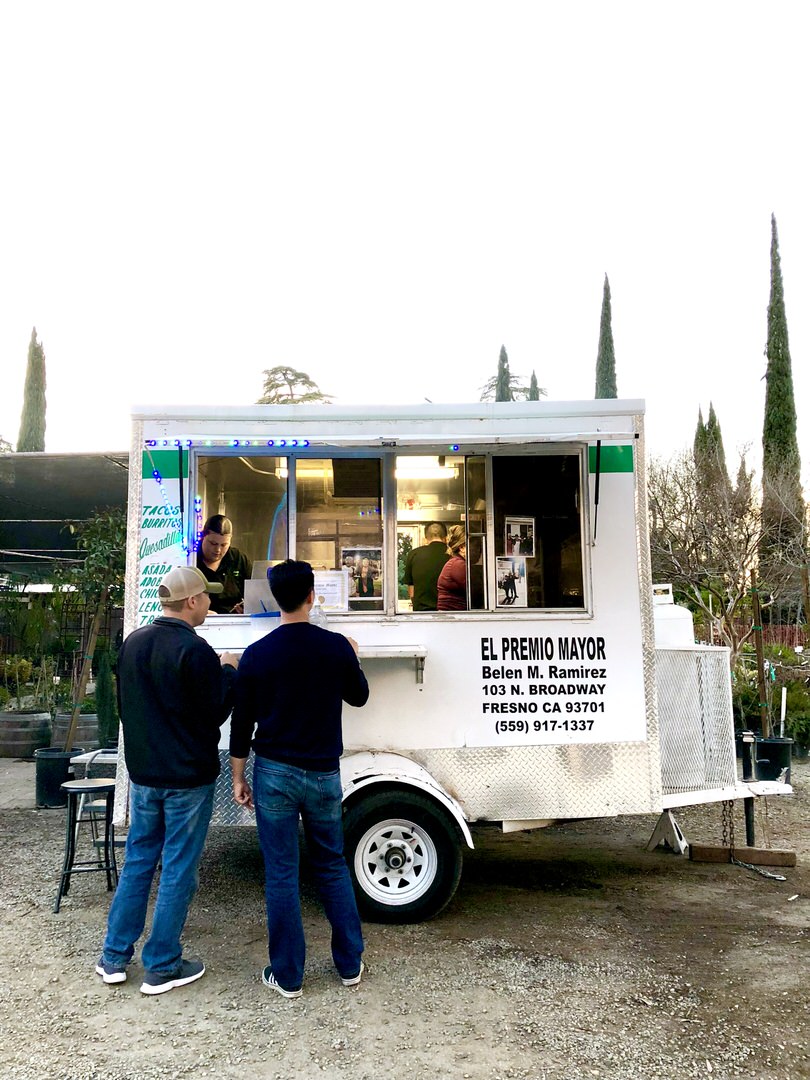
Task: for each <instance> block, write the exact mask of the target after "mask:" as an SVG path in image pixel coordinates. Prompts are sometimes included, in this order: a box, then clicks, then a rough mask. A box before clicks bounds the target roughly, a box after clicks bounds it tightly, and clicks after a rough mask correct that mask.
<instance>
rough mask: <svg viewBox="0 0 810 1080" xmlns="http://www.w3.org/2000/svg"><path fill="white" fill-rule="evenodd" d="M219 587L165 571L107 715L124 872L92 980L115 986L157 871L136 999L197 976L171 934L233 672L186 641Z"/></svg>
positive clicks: (182, 906)
mask: <svg viewBox="0 0 810 1080" xmlns="http://www.w3.org/2000/svg"><path fill="white" fill-rule="evenodd" d="M221 591H222V585H220V584H218V583H214V582H209V581H206V579H205V577H204V576H203V575H202V574H201V573H200V571H199V570H197V569H196V568H195V567H193V566H176V567H175V568H174V569H173V570H170V571H169V573H168V574H166V575H165V577H164V578H163V580H162V581H161V583H160V585H159V586H158V598H159V600H160V603H161V606H162V609H163V615H162V616H161V617H160V618H158V619H155V621H154V622H153V623H152V624H151V625H150V626H142V627H140V629H138V630H135V631H134V632H133V633H131V634H130V635H129V637H127V639H126V640H125V641H124V644H123V645H122V646H121V650H120V652H119V654H118V705H119V709H120V713H121V724H122V726H123V729H124V757H125V759H126V763H127V770H128V772H129V778H130V780H131V781H132V785H131V788H130V824H129V834H128V836H127V848H126V857H125V860H124V868H123V870H122V872H121V877H120V879H119V882H118V888H117V889H116V892H115V896H114V897H113V902H112V906H111V907H110V914H109V917H108V920H107V936H106V938H105V940H104V949H103V952H102V954H101V958H100V959H99V962H98V964H97V965H96V974H98V975H100V976H101V977H102V979H103V980H104V982H105V983H122V982H126V978H127V970H126V969H127V964H128V963H129V962H130V960H131V959H132V955H133V952H134V948H135V942H136V941H137V940H138V938H139V937H140V936H141V934H142V933H143V928H144V924H145V922H146V908H147V903H148V900H149V889H150V886H151V884H152V879H153V877H154V876H155V871H156V869H157V865H158V862H160V863H161V872H160V885H159V886H158V892H157V899H156V901H155V910H154V914H153V917H152V929H151V932H150V934H149V937H148V938H147V940H146V943H145V944H144V947H143V951H142V954H141V959H142V961H143V966H144V968H145V969H146V975H145V977H144V981H143V984H142V986H141V993H143V994H164V993H166V991H167V990H173V989H174V988H175V987H177V986H184V985H185V984H186V983H190V982H194V980H195V979H199V978H200V977H201V976H202V975H204V974H205V965H204V964H203V963H202V962H201V961H199V960H185V959H183V949H182V946H181V944H180V935H181V933H182V932H183V926H184V925H185V921H186V915H187V914H188V909H189V905H190V904H191V900H192V898H193V896H194V893H195V891H196V889H197V866H198V865H199V862H200V856H201V854H202V849H203V845H204V844H205V837H206V834H207V832H208V824H209V822H210V820H211V810H212V807H213V805H214V784H215V781H216V778H217V776H218V775H219V750H218V746H219V729H220V726H221V725H222V724H223V723H224V722H225V719H226V718H227V716H228V713H229V712H230V706H231V691H232V687H233V683H234V680H235V678H236V667H237V664H238V663H239V660H238V658H237V656H236V655H235V654H233V653H223V654H222V656H221V657H217V654H216V653H215V652H214V650H213V649H212V648H211V646H210V645H209V644H208V642H206V641H203V639H202V638H201V637H198V636H197V634H196V633H195V627H197V626H200V625H201V624H202V623H203V622H204V621H205V616H206V615H207V614H208V609H209V605H210V598H209V594H210V593H214V592H221Z"/></svg>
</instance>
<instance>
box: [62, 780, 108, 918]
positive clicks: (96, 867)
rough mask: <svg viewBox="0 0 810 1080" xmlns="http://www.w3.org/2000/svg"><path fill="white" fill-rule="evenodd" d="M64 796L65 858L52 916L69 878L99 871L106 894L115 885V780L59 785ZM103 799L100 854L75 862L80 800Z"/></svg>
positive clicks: (64, 893)
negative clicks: (105, 881) (102, 828)
mask: <svg viewBox="0 0 810 1080" xmlns="http://www.w3.org/2000/svg"><path fill="white" fill-rule="evenodd" d="M61 788H62V790H63V791H64V792H66V793H67V815H66V826H65V858H64V862H63V863H62V875H61V877H60V879H59V889H58V891H57V893H56V901H55V903H54V905H53V910H54V914H56V913H57V912H58V911H59V906H60V904H61V903H62V897H63V896H67V891H68V889H69V888H70V878H71V875H72V874H87V873H92V872H93V871H101V870H103V871H104V872H105V873H106V874H107V891H108V892H111V891H112V890H113V889H114V888H115V886H116V885H117V884H118V866H117V864H116V861H115V830H114V828H113V820H112V819H113V806H114V803H115V780H110V779H108V778H105V777H98V778H96V779H86V780H67V781H65V783H64V784H62V785H61ZM86 796H90V797H91V798H100V797H101V796H103V797H104V838H103V840H100V841H99V846H100V854H99V856H98V857H97V858H96V859H85V860H82V861H79V862H77V861H76V834H77V832H78V827H79V824H80V822H81V820H82V819H81V818H80V817H79V814H80V812H81V810H80V806H81V804H82V801H83V798H84V797H86ZM85 820H87V819H85Z"/></svg>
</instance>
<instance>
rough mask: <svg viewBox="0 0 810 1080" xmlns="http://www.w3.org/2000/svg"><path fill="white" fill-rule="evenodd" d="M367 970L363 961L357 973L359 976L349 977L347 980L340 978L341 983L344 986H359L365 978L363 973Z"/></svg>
mask: <svg viewBox="0 0 810 1080" xmlns="http://www.w3.org/2000/svg"><path fill="white" fill-rule="evenodd" d="M365 969H366V965H365V964H364V963H363V961H362V960H361V961H360V970H359V971H358V972H357V974H356V975H349V976H348V978H345V979H344V978H343V976H342V975H341V976H340V981H341V982H342V983H343V985H344V986H357V984H358V983H359V982H360V980H361V979H362V978H363V972H364V971H365Z"/></svg>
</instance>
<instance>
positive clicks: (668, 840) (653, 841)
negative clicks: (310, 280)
mask: <svg viewBox="0 0 810 1080" xmlns="http://www.w3.org/2000/svg"><path fill="white" fill-rule="evenodd" d="M659 844H663V845H664V847H668V848H670V849H671V850H672V851H673V852H674V853H675V854H676V855H685V854H686V852H687V851H688V850H689V844H688V842H687V840H686V837H685V836H684V835H683V833H682V832H681V829H680V826H679V825H678V822H677V821H676V820H675V818H674V817H673V815H672V811H671V810H665V811H664V812H663V814H662V815H661V816H660V818H659V819H658V821H657V822H656V824H655V828H654V829H653V833H652V836H651V837H650V839H649V841H648V842H647V851H655V849H656V848H657V847H658V845H659Z"/></svg>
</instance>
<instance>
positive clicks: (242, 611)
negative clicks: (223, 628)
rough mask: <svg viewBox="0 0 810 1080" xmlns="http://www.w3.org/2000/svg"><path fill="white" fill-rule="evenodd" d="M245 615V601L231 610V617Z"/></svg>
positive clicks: (241, 601)
mask: <svg viewBox="0 0 810 1080" xmlns="http://www.w3.org/2000/svg"><path fill="white" fill-rule="evenodd" d="M244 614H245V601H244V600H240V601H239V603H238V604H234V605H233V607H232V608H231V615H244Z"/></svg>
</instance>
